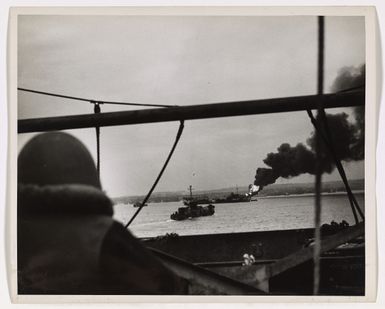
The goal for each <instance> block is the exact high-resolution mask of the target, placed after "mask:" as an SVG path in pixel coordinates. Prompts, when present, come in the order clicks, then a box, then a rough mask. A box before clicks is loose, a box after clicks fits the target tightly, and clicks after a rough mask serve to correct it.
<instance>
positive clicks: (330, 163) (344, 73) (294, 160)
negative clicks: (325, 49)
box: [254, 65, 365, 187]
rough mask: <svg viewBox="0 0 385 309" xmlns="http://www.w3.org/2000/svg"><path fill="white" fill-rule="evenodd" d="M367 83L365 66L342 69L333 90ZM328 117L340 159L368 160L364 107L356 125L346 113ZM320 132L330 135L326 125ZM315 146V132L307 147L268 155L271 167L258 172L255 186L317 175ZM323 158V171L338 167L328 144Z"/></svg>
mask: <svg viewBox="0 0 385 309" xmlns="http://www.w3.org/2000/svg"><path fill="white" fill-rule="evenodd" d="M364 84H365V66H364V65H362V66H360V67H358V68H355V67H346V68H343V69H341V70H340V72H339V75H338V77H337V78H336V79H335V81H334V83H333V86H332V90H333V91H335V92H337V91H341V90H346V89H350V88H355V87H360V86H363V85H364ZM326 117H327V123H328V128H329V131H330V133H331V138H332V143H333V146H334V150H335V153H336V156H337V158H338V159H339V160H342V161H352V160H362V159H363V158H364V136H365V131H364V128H365V114H364V108H362V107H357V108H354V118H355V122H354V123H350V122H349V121H348V115H347V114H346V113H340V114H327V115H326ZM320 131H321V132H322V134H323V135H326V128H325V126H323V125H322V126H321V128H320ZM315 143H316V141H315V132H312V133H311V135H310V137H309V138H308V140H307V141H306V144H307V145H304V144H302V143H299V144H297V145H296V146H295V147H292V146H290V145H289V144H288V143H283V144H282V145H281V146H279V147H278V148H277V152H274V153H273V152H271V153H268V154H267V156H266V158H265V159H264V160H263V162H264V163H265V164H266V165H267V166H269V168H263V167H260V168H258V169H257V171H256V175H255V181H254V184H255V185H257V186H261V187H263V186H266V185H269V184H273V183H274V182H275V181H276V180H277V179H278V178H279V177H283V178H291V177H295V176H298V175H301V174H304V173H308V174H315V168H316V153H315ZM320 155H321V158H322V160H321V162H322V163H321V169H322V171H323V172H324V173H331V172H332V171H333V170H334V168H335V165H334V159H333V157H332V156H331V155H330V152H329V150H328V149H327V148H326V145H325V144H322V146H321V150H320Z"/></svg>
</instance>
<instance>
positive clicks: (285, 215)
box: [114, 194, 364, 237]
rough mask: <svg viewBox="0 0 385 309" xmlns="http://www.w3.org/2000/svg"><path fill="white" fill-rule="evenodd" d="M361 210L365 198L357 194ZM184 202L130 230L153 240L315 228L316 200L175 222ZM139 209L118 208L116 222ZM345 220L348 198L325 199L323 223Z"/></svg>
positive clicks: (146, 213)
mask: <svg viewBox="0 0 385 309" xmlns="http://www.w3.org/2000/svg"><path fill="white" fill-rule="evenodd" d="M356 198H357V200H358V203H359V204H360V206H361V208H362V209H363V207H364V195H363V194H358V195H356ZM181 206H183V205H182V202H170V203H152V204H148V206H147V207H144V208H143V209H142V210H141V212H140V214H139V215H138V216H137V217H136V219H135V221H134V222H133V223H132V224H131V225H130V230H131V232H133V233H134V234H135V235H136V236H138V237H151V236H158V235H164V234H166V233H177V234H179V235H194V234H215V233H232V232H250V231H262V230H282V229H295V228H307V227H313V224H314V208H313V207H314V197H312V196H302V197H301V196H300V197H298V196H297V197H277V198H265V199H262V198H260V199H259V200H258V201H255V202H250V203H234V204H215V214H214V215H213V216H210V217H200V218H194V219H189V220H185V221H173V220H171V219H170V214H171V213H173V212H174V211H176V210H177V209H178V207H181ZM136 210H137V208H134V207H133V206H132V205H124V204H118V205H115V207H114V211H115V215H114V217H115V219H116V220H118V221H120V222H122V223H127V222H128V220H129V219H130V218H131V216H132V215H133V214H134V212H135V211H136ZM332 220H334V221H337V222H340V221H342V220H346V221H347V222H349V224H354V217H353V214H352V211H351V208H350V204H349V201H348V198H347V197H346V196H343V195H335V196H332V195H330V196H323V197H322V223H330V222H331V221H332Z"/></svg>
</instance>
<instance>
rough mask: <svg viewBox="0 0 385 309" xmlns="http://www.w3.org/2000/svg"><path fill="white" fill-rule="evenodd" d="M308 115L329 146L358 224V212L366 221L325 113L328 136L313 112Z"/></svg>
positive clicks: (324, 120) (324, 118)
mask: <svg viewBox="0 0 385 309" xmlns="http://www.w3.org/2000/svg"><path fill="white" fill-rule="evenodd" d="M307 113H308V115H309V117H310V119H311V122H312V124H313V126H314V128H315V129H316V130H317V131H318V132H319V133H320V136H321V137H322V139H323V141H324V143H325V145H326V146H327V148H328V150H329V151H330V154H331V155H332V157H333V160H334V163H335V165H336V167H337V170H338V172H339V174H340V176H341V178H342V181H343V183H344V185H345V189H346V193H347V195H348V198H349V202H350V207H351V208H352V212H353V216H354V220H355V222H356V224H357V223H358V221H359V220H358V217H357V212H356V210H357V211H358V212H359V214H360V216H361V218H362V219H364V214H363V213H362V210H361V208H360V207H359V204H358V202H357V200H356V198H355V196H354V194H353V192H352V190H351V188H350V186H349V182H348V180H347V177H346V173H345V169H344V167H343V165H342V163H341V161H340V160H339V159H338V157H337V154H336V152H335V151H334V147H333V142H332V138H331V133H330V128H329V126H328V123H327V118H326V115H324V113H323V114H322V119H323V122H324V124H325V133H326V135H325V134H323V133H322V131H321V129H320V127H319V126H318V124H317V121H316V119H315V118H314V116H313V114H312V112H311V111H310V110H308V111H307Z"/></svg>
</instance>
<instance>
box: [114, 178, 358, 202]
mask: <svg viewBox="0 0 385 309" xmlns="http://www.w3.org/2000/svg"><path fill="white" fill-rule="evenodd" d="M349 184H350V187H351V189H352V190H353V191H358V190H364V187H365V186H364V179H354V180H349ZM247 191H248V186H240V187H230V188H222V189H214V190H196V191H194V192H193V194H194V196H200V197H203V196H204V197H208V198H223V197H226V196H227V195H229V194H230V193H232V192H233V193H237V192H238V193H239V194H243V193H246V192H247ZM341 191H345V186H344V184H343V182H342V181H328V182H324V183H322V192H324V193H326V192H327V193H333V192H341ZM312 193H314V184H313V183H294V184H273V185H269V186H267V187H265V188H264V189H263V190H262V191H261V192H259V195H258V196H261V197H265V196H276V195H289V194H312ZM184 196H187V192H186V191H175V192H154V193H153V194H152V195H151V197H150V199H149V202H150V203H157V202H175V201H181V200H182V199H183V197H184ZM143 199H144V196H142V195H135V196H121V197H116V198H113V199H112V200H113V202H114V203H116V204H121V203H123V204H133V203H136V202H140V201H142V200H143Z"/></svg>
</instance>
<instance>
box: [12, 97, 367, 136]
mask: <svg viewBox="0 0 385 309" xmlns="http://www.w3.org/2000/svg"><path fill="white" fill-rule="evenodd" d="M320 101H322V103H323V106H324V107H325V108H334V107H349V106H358V105H364V104H365V92H364V91H351V92H345V93H336V94H325V95H310V96H298V97H288V98H276V99H263V100H252V101H240V102H228V103H213V104H202V105H188V106H179V107H169V108H153V109H141V110H134V111H121V112H111V113H100V114H84V115H74V116H61V117H49V118H33V119H21V120H19V122H18V132H19V133H28V132H42V131H54V130H55V131H56V130H68V129H81V128H90V127H96V126H99V127H104V126H119V125H131V124H140V123H153V122H167V121H178V120H192V119H207V118H217V117H231V116H245V115H256V114H268V113H280V112H294V111H302V110H307V109H316V108H317V106H318V103H319V102H320Z"/></svg>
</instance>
